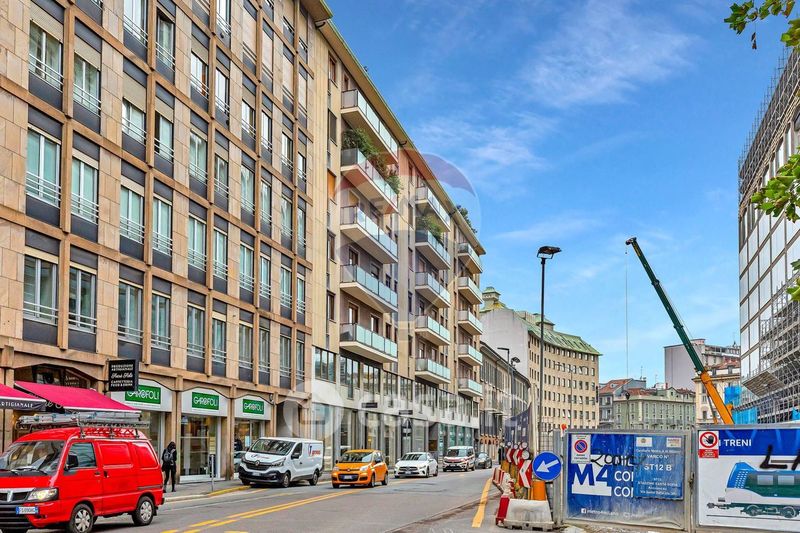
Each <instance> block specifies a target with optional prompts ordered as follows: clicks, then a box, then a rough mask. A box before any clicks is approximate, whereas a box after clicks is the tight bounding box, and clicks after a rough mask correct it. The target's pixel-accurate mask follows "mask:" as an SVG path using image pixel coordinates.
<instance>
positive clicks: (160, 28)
mask: <svg viewBox="0 0 800 533" xmlns="http://www.w3.org/2000/svg"><path fill="white" fill-rule="evenodd" d="M174 50H175V24H173V23H172V21H171V20H169V19H168V18H167V17H166V16H165V15H164V14H162V13H161V12H160V11H159V12H158V16H157V18H156V58H157V59H158V60H159V61H161V62H162V63H164V64H165V65H167V66H168V67H169V68H171V69H174V68H175V52H174Z"/></svg>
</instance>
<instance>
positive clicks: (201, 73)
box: [189, 53, 208, 98]
mask: <svg viewBox="0 0 800 533" xmlns="http://www.w3.org/2000/svg"><path fill="white" fill-rule="evenodd" d="M190 68H191V73H190V75H189V81H190V83H191V84H192V87H194V89H195V90H196V91H197V92H199V93H200V94H201V95H203V96H204V97H205V98H208V65H206V62H205V61H203V60H202V59H200V58H199V57H197V56H196V55H195V54H194V53H192V59H191V67H190Z"/></svg>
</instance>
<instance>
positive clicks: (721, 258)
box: [328, 0, 785, 384]
mask: <svg viewBox="0 0 800 533" xmlns="http://www.w3.org/2000/svg"><path fill="white" fill-rule="evenodd" d="M328 3H329V5H330V7H331V9H332V11H333V13H334V18H333V20H334V23H335V24H336V25H337V27H338V28H339V30H340V31H341V33H342V35H343V36H344V38H345V39H346V40H347V42H348V43H349V44H350V46H351V48H352V49H353V50H354V52H355V54H356V56H357V57H358V58H359V60H360V61H361V63H362V64H363V65H365V66H366V68H367V69H368V72H369V75H370V77H371V78H372V79H373V81H374V83H375V84H376V86H377V87H378V89H379V90H380V91H381V93H382V94H383V96H384V98H385V99H386V101H387V102H388V103H389V105H390V107H391V108H392V110H393V111H394V113H395V114H396V115H397V116H398V118H399V119H400V121H401V123H402V124H403V125H404V127H405V129H406V131H407V132H408V133H409V134H410V137H411V138H412V139H413V141H414V143H415V144H416V146H417V148H418V149H419V150H420V151H422V152H423V153H425V154H427V157H428V158H429V159H431V160H443V161H447V162H448V163H450V164H452V165H454V166H455V167H456V168H457V169H459V170H460V171H461V172H462V173H463V175H464V176H466V178H467V179H468V181H469V183H470V184H471V186H472V188H474V191H475V194H468V193H465V192H464V191H463V190H460V189H459V190H451V194H452V196H453V197H454V198H455V200H456V201H457V202H458V203H463V204H464V205H466V206H467V207H468V208H469V210H470V218H471V219H472V220H473V223H474V224H475V225H476V227H477V229H478V237H479V238H480V240H481V242H482V244H483V246H484V247H485V249H486V255H485V256H484V273H483V274H482V278H481V286H482V288H485V287H487V286H490V285H491V286H494V287H495V288H496V289H497V290H499V291H500V292H501V299H502V301H503V302H504V303H506V304H507V305H509V306H510V307H514V308H519V309H528V310H530V311H533V312H538V311H539V290H540V270H539V269H540V266H539V263H538V260H537V259H536V251H537V250H538V248H539V246H541V245H545V244H547V245H555V246H559V247H561V248H562V250H563V251H562V253H560V254H558V255H557V256H556V257H555V258H554V259H553V260H552V261H550V262H548V266H547V281H546V284H545V287H546V295H547V296H546V303H545V311H546V315H547V317H548V318H549V319H550V320H552V321H553V322H555V324H556V329H558V330H560V331H565V332H568V333H573V334H576V335H580V336H581V337H583V339H584V340H586V341H587V342H589V343H591V344H592V345H593V346H594V347H595V348H597V349H598V350H599V351H600V352H601V353H602V354H603V355H602V356H601V359H600V379H601V380H602V381H605V380H607V379H612V378H618V377H624V376H625V375H626V373H628V374H629V375H631V376H639V375H644V376H646V377H647V379H648V383H651V384H652V383H653V382H655V381H659V382H660V381H663V380H664V363H663V352H664V350H663V348H664V346H667V345H672V344H678V343H679V342H680V341H679V339H678V338H677V335H676V333H675V331H674V329H673V328H672V325H671V323H670V322H669V319H668V317H667V315H666V312H665V311H664V309H663V307H662V306H661V304H660V302H659V300H658V298H657V296H656V294H655V292H654V290H653V288H652V286H651V285H650V284H649V281H648V280H647V277H646V275H645V273H644V270H643V269H642V267H641V265H640V264H639V262H638V260H637V258H636V256H635V255H633V253H632V251H631V252H629V254H627V255H626V246H625V240H626V239H627V238H628V237H630V236H633V235H635V236H637V237H638V239H639V243H640V245H641V247H642V249H643V250H644V253H645V254H646V256H647V257H648V259H649V261H650V264H651V266H652V267H653V269H654V270H655V272H656V275H657V276H658V277H659V278H660V280H661V282H662V285H663V286H664V287H665V289H666V291H667V293H668V294H669V296H670V298H671V300H672V301H673V303H674V305H675V307H676V308H677V310H678V312H679V313H680V314H681V316H682V317H683V319H684V321H685V324H686V327H687V329H688V330H689V332H690V333H691V334H692V335H693V336H694V337H696V338H705V339H707V341H708V342H710V343H713V344H731V343H733V342H734V341H735V342H736V343H737V344H738V343H739V333H738V330H739V327H738V321H739V303H738V291H739V285H738V265H737V263H738V240H737V231H738V228H737V205H738V192H737V183H738V177H737V176H738V173H737V172H738V163H737V162H738V159H739V156H740V154H741V152H742V149H743V147H744V143H745V139H746V138H747V134H748V132H749V131H750V128H751V127H752V125H753V122H754V121H755V120H756V118H757V114H758V109H759V107H760V105H761V102H762V100H763V99H764V97H765V94H766V93H767V90H768V89H769V87H770V83H771V78H772V77H773V76H774V74H775V68H776V66H777V64H778V60H779V58H780V56H781V55H782V54H783V52H784V49H783V46H782V45H781V44H780V43H779V41H778V39H779V36H780V33H781V32H782V31H783V27H784V26H785V21H784V20H775V21H771V22H769V21H764V22H760V23H759V25H758V27H757V28H756V30H757V32H758V49H757V50H752V49H751V47H750V39H749V34H750V31H749V30H748V31H747V35H736V34H735V33H734V32H733V31H732V30H730V29H729V28H728V27H727V25H726V24H725V23H724V22H723V19H724V18H725V17H727V16H728V14H729V7H728V6H729V5H730V0H719V1H718V0H671V1H669V2H653V1H652V0H643V1H638V2H637V1H633V0H630V1H628V0H613V1H611V2H608V1H599V0H590V1H580V2H579V1H569V0H567V1H559V2H552V1H548V0H544V1H535V0H528V1H522V0H468V1H464V0H393V1H389V0H328ZM626 280H627V283H626ZM626 285H627V296H626ZM626 311H627V313H626ZM626 314H627V317H628V318H627V342H626ZM626 346H627V348H626ZM626 354H627V356H626Z"/></svg>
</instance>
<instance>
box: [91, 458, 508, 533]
mask: <svg viewBox="0 0 800 533" xmlns="http://www.w3.org/2000/svg"><path fill="white" fill-rule="evenodd" d="M491 472H492V471H491V470H477V471H475V472H466V473H459V472H441V473H440V474H439V476H438V477H431V478H428V479H423V478H409V479H395V478H393V477H392V478H390V480H389V485H388V486H386V487H384V486H381V485H378V486H377V487H375V488H372V489H369V488H338V489H334V488H332V487H331V485H330V482H329V481H328V482H320V484H319V485H317V486H316V487H311V486H308V485H307V484H306V483H300V484H299V485H297V486H292V487H290V488H288V489H281V488H250V489H247V490H243V491H238V492H232V493H229V494H223V495H220V496H215V497H211V498H206V499H200V500H192V501H186V502H174V503H167V504H166V505H164V506H163V507H162V508H161V509H159V513H158V516H157V517H156V518H155V520H153V523H152V524H151V525H150V526H148V527H145V528H136V529H135V531H137V532H142V533H151V532H156V533H200V532H209V533H232V532H234V533H244V532H252V533H256V532H263V531H270V532H284V531H286V532H298V531H303V532H313V531H324V532H330V531H347V532H349V533H357V532H369V533H373V532H383V531H426V532H441V533H446V532H455V531H476V530H475V529H472V523H473V521H474V517H475V515H476V514H480V511H479V508H480V507H481V506H480V505H479V501H480V499H481V495H482V494H484V493H486V494H488V495H489V496H494V495H495V493H496V492H497V491H496V490H495V489H494V487H492V486H491V484H490V483H489V484H487V481H488V480H489V479H490V477H491ZM490 504H491V502H490ZM491 512H493V510H491V511H490V509H486V515H487V516H486V518H484V519H483V521H482V522H483V525H484V526H486V525H488V524H491V523H492V522H493V516H492V515H491V514H490V513H491ZM128 529H133V524H132V522H131V520H130V517H128V516H125V517H118V518H112V519H100V520H98V522H97V524H96V525H95V531H98V532H115V531H123V530H128Z"/></svg>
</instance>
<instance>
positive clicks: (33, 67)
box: [28, 22, 63, 91]
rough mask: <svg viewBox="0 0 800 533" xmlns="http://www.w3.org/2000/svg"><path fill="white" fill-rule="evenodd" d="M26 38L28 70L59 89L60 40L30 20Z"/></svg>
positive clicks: (61, 77)
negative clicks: (28, 34)
mask: <svg viewBox="0 0 800 533" xmlns="http://www.w3.org/2000/svg"><path fill="white" fill-rule="evenodd" d="M30 31H31V33H30V36H29V40H28V62H29V64H30V71H31V73H32V74H33V75H35V76H37V77H38V78H40V79H41V80H43V81H44V82H46V83H48V84H49V85H52V86H53V87H55V88H56V89H58V90H59V91H60V90H61V81H62V79H63V75H62V73H61V42H59V40H58V39H56V38H55V37H53V36H52V35H50V34H49V33H47V32H46V31H44V30H43V29H42V28H40V27H39V26H37V25H36V24H34V23H32V22H31V26H30Z"/></svg>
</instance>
